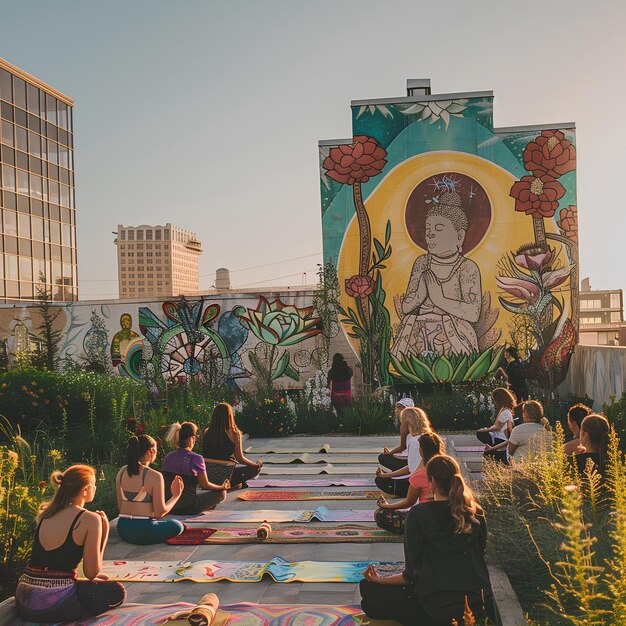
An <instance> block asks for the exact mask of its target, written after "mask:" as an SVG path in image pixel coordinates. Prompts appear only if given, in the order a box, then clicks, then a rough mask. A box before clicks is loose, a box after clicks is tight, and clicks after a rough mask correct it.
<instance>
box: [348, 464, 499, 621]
mask: <svg viewBox="0 0 626 626" xmlns="http://www.w3.org/2000/svg"><path fill="white" fill-rule="evenodd" d="M426 474H427V476H428V482H429V485H430V489H431V491H432V493H433V496H434V501H432V502H425V503H423V504H420V505H418V506H414V507H413V508H412V509H411V510H410V511H409V515H408V516H407V518H406V527H405V531H404V558H405V567H404V571H403V572H402V574H397V575H395V576H390V577H388V578H384V577H381V576H379V575H378V574H377V573H376V571H375V568H374V567H373V566H370V567H368V568H367V570H366V571H365V577H364V580H362V581H361V583H360V589H361V598H362V599H361V608H362V609H363V611H364V612H365V614H366V615H367V616H368V617H370V618H371V619H380V620H396V621H398V622H400V624H402V625H403V626H450V624H452V623H453V620H456V621H457V623H459V624H462V623H463V612H464V609H465V603H466V601H467V604H468V606H469V608H470V610H471V611H472V613H473V614H474V618H475V619H476V623H477V624H478V623H482V622H481V621H480V620H482V619H485V618H488V619H490V620H493V621H494V622H495V619H494V605H493V592H492V590H491V583H490V581H489V571H488V570H487V565H486V563H485V557H484V552H485V546H486V543H487V527H486V524H485V517H484V515H483V512H482V510H481V508H480V506H479V505H478V504H477V503H476V500H475V499H474V495H473V494H472V492H471V490H470V489H469V487H468V486H467V485H466V484H465V481H464V480H463V477H462V476H461V473H460V468H459V465H458V463H457V462H456V461H455V460H454V459H452V458H451V457H449V456H445V455H438V456H435V457H433V458H432V459H431V460H430V461H429V462H428V465H427V466H426Z"/></svg>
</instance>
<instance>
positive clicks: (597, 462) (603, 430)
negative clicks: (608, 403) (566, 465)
mask: <svg viewBox="0 0 626 626" xmlns="http://www.w3.org/2000/svg"><path fill="white" fill-rule="evenodd" d="M610 431H611V428H610V426H609V420H607V419H606V417H604V415H598V414H597V413H592V414H591V415H587V417H585V419H584V420H583V421H582V424H581V425H580V448H581V451H580V452H578V453H577V454H575V455H574V461H575V462H576V467H577V469H578V471H579V472H580V474H583V473H584V472H585V469H586V467H587V463H588V461H589V460H591V462H592V463H593V465H594V466H595V470H596V471H597V472H598V473H599V474H600V475H601V476H602V478H603V479H604V476H605V472H606V460H607V456H608V452H609V433H610Z"/></svg>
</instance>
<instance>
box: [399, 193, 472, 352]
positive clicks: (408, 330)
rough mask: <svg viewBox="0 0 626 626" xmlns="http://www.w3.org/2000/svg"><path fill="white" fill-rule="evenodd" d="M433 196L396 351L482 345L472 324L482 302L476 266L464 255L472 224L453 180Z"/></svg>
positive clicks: (403, 303)
mask: <svg viewBox="0 0 626 626" xmlns="http://www.w3.org/2000/svg"><path fill="white" fill-rule="evenodd" d="M447 188H449V189H450V190H449V191H446V192H444V193H442V194H441V195H440V196H438V197H437V198H436V199H434V200H436V201H433V203H432V206H431V208H430V209H429V210H428V213H427V216H426V231H425V235H426V246H427V252H426V254H423V255H422V256H419V257H418V258H417V259H416V260H415V263H414V264H413V270H412V271H411V277H410V278H409V283H408V286H407V289H406V294H405V296H404V297H403V298H402V299H401V311H402V314H403V318H402V321H401V324H400V330H399V332H398V336H397V337H396V340H395V343H394V345H393V348H392V353H393V354H394V355H395V356H397V357H400V356H401V355H402V354H406V355H408V354H412V353H413V354H430V353H434V354H470V353H472V352H476V351H478V349H479V346H478V337H477V335H476V331H475V329H474V324H475V323H476V322H477V321H478V319H479V317H480V313H481V307H482V287H481V276H480V269H479V268H478V265H476V263H474V261H471V260H470V259H468V258H467V257H465V256H463V242H464V241H465V235H466V233H467V228H468V219H467V215H466V214H465V212H464V211H463V208H462V206H461V196H460V195H459V194H458V193H457V192H456V190H454V184H453V183H451V182H449V184H448V183H447Z"/></svg>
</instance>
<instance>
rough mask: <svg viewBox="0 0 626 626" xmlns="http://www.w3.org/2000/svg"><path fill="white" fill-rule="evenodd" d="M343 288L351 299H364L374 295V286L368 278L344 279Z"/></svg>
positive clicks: (372, 281)
mask: <svg viewBox="0 0 626 626" xmlns="http://www.w3.org/2000/svg"><path fill="white" fill-rule="evenodd" d="M345 287H346V293H347V294H348V295H349V296H350V297H351V298H366V297H367V296H369V295H371V294H372V293H374V289H375V287H376V284H375V283H374V279H373V278H371V277H370V276H353V277H352V278H347V279H346V282H345Z"/></svg>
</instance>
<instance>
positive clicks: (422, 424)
mask: <svg viewBox="0 0 626 626" xmlns="http://www.w3.org/2000/svg"><path fill="white" fill-rule="evenodd" d="M400 420H401V421H402V423H404V424H405V425H406V426H407V428H408V434H407V436H406V449H407V458H406V462H405V465H404V466H403V467H401V468H400V469H397V470H394V471H393V472H384V471H383V470H382V469H380V467H379V468H377V470H376V485H377V486H378V488H379V489H380V490H381V491H383V492H385V493H387V494H390V495H396V496H400V497H401V498H406V496H407V494H408V492H409V475H410V474H412V473H413V472H414V471H415V470H416V469H417V468H418V467H419V465H420V463H421V462H422V456H421V454H420V450H419V438H420V436H421V435H423V434H424V433H427V432H428V433H429V432H433V428H432V425H431V423H430V420H429V419H428V415H426V412H425V411H423V410H422V409H420V408H418V407H409V408H406V409H404V411H402V414H401V415H400Z"/></svg>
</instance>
